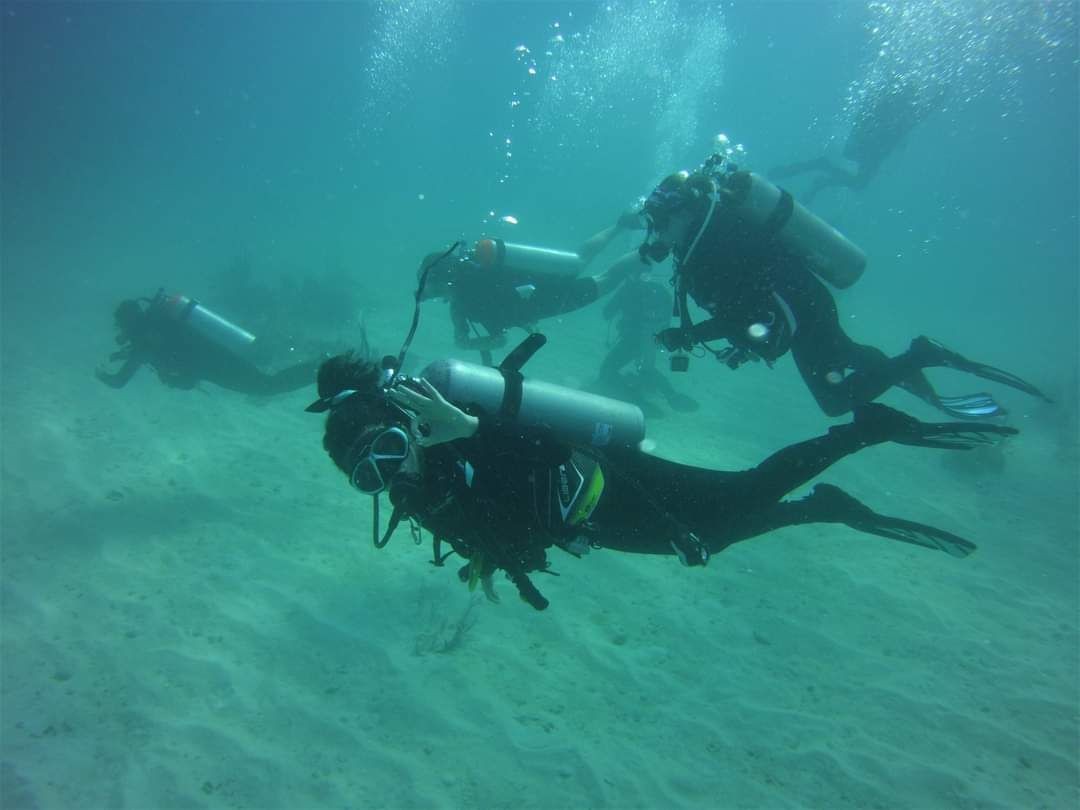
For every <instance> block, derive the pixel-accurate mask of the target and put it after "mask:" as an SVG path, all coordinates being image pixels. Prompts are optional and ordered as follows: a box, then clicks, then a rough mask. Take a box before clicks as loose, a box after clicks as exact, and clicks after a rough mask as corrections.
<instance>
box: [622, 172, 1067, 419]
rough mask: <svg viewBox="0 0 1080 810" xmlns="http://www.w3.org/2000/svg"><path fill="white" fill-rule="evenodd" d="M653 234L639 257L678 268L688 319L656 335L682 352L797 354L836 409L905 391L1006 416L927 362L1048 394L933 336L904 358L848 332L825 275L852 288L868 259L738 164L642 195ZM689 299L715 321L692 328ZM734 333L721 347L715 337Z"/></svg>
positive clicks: (728, 359) (814, 390)
mask: <svg viewBox="0 0 1080 810" xmlns="http://www.w3.org/2000/svg"><path fill="white" fill-rule="evenodd" d="M642 213H643V214H644V216H645V218H646V221H647V222H648V226H649V230H648V235H647V237H646V240H645V242H644V243H642V245H641V248H640V253H641V256H642V258H643V259H644V258H648V259H650V260H652V261H654V262H655V261H662V260H663V259H665V258H667V257H668V256H669V255H670V256H672V258H673V263H674V283H675V295H676V302H677V310H678V313H679V318H680V323H679V326H677V327H673V328H670V329H665V330H663V331H662V332H660V333H659V334H658V336H657V339H658V340H659V341H660V342H661V344H662V345H663V346H664V347H665V348H666V349H667V350H668V351H672V352H677V353H680V355H681V357H678V358H673V359H680V360H681V362H682V367H683V369H685V363H686V362H687V359H686V357H685V355H684V354H682V353H685V352H689V351H691V350H693V349H695V347H698V346H701V347H703V350H704V351H709V352H711V353H713V354H714V355H715V356H716V357H717V358H718V359H720V360H722V361H723V362H725V363H726V364H727V365H728V366H729V367H730V368H732V369H734V368H738V367H739V366H740V365H742V364H743V363H744V362H746V361H748V360H764V361H766V363H768V364H770V365H771V363H772V362H773V361H775V360H777V359H779V358H780V357H782V356H783V355H785V354H787V353H788V352H789V351H790V352H791V354H792V357H793V358H794V360H795V365H796V366H797V368H798V369H799V373H800V375H801V376H802V378H803V381H804V382H805V383H806V385H807V387H808V388H809V389H810V392H811V394H813V396H814V399H815V400H816V401H817V403H818V405H819V406H820V407H821V409H822V411H824V412H825V413H826V414H828V415H829V416H839V415H840V414H843V413H847V412H848V411H850V410H851V409H852V408H854V407H855V406H857V405H859V404H862V403H866V402H870V401H872V400H874V399H876V398H877V397H878V396H880V395H881V394H883V393H884V392H885V391H887V390H888V389H889V388H891V387H893V386H898V387H900V388H903V389H904V390H906V391H908V392H909V393H912V394H914V395H915V396H918V397H919V398H920V399H923V400H924V401H926V402H927V403H929V404H930V405H932V406H934V407H936V408H938V409H939V410H941V411H943V412H945V413H947V414H948V415H949V416H952V417H956V418H968V419H975V418H983V417H989V416H996V415H999V414H1001V413H1003V412H1004V411H1003V409H1002V408H1001V406H1000V405H998V404H997V403H996V402H995V401H994V399H993V397H991V396H990V395H989V394H987V393H977V394H970V395H965V396H958V397H945V396H941V395H939V394H938V393H937V391H935V390H934V388H933V387H932V386H931V384H930V382H929V380H927V378H926V376H925V374H923V369H925V368H933V367H942V368H951V369H956V370H959V371H966V372H968V373H971V374H974V375H976V376H978V377H982V378H983V379H987V380H993V381H995V382H999V383H1002V384H1004V385H1008V386H1011V387H1012V388H1016V389H1017V390H1019V391H1023V392H1024V393H1027V394H1030V395H1032V396H1035V397H1039V398H1041V399H1044V400H1046V401H1048V402H1049V401H1050V400H1049V398H1048V397H1047V396H1046V395H1045V394H1043V393H1042V392H1041V391H1039V389H1037V388H1036V387H1035V386H1033V385H1031V384H1030V383H1027V382H1025V381H1024V380H1022V379H1020V378H1019V377H1017V376H1015V375H1013V374H1010V373H1009V372H1006V371H1002V370H1001V369H997V368H994V367H993V366H988V365H984V364H981V363H976V362H974V361H971V360H968V359H967V358H965V357H963V356H961V355H959V354H957V353H956V352H953V351H950V350H949V349H946V348H945V347H944V346H942V345H941V344H939V343H937V342H936V341H933V340H930V339H929V338H926V337H917V338H915V339H914V340H912V342H911V346H910V348H909V349H908V350H907V351H906V352H904V353H902V354H900V355H897V356H895V357H888V356H887V355H886V354H885V353H884V352H882V351H881V350H880V349H877V348H874V347H872V346H866V345H863V344H860V343H856V342H855V341H854V340H852V339H851V338H850V337H848V335H847V334H846V333H845V332H844V330H843V329H842V328H841V326H840V321H839V318H838V316H837V310H836V302H835V301H834V299H833V296H832V294H831V293H830V292H829V290H828V288H827V287H826V286H825V284H824V283H823V282H822V281H821V280H820V279H819V278H818V276H822V277H824V278H827V279H828V280H830V281H831V282H832V283H833V284H834V285H835V286H839V287H846V286H850V285H851V284H852V283H854V282H855V281H856V280H857V279H858V277H859V275H860V274H861V273H862V270H863V267H864V266H865V261H866V259H865V256H864V255H863V254H862V251H860V250H859V249H858V248H857V247H855V246H854V245H853V244H852V243H851V242H849V241H848V240H847V239H845V238H844V237H843V236H842V235H841V234H839V233H838V232H837V231H836V230H835V229H833V228H831V227H830V226H828V225H827V224H825V223H824V222H822V221H821V220H820V219H818V218H817V217H816V216H814V215H813V214H812V213H810V212H809V211H807V209H805V208H803V207H802V206H801V205H799V203H797V202H795V201H794V200H793V199H792V197H791V195H790V194H788V193H787V192H785V191H782V190H781V189H778V188H777V187H776V186H773V185H772V184H771V183H769V181H767V180H765V179H763V178H761V177H759V176H758V175H755V174H752V173H750V172H746V171H739V169H738V167H737V166H735V165H734V164H733V163H732V162H731V161H730V160H728V159H727V158H726V157H725V156H723V155H720V154H714V155H712V156H711V157H710V158H709V159H708V160H707V161H706V162H705V163H704V164H703V165H702V166H701V167H700V168H699V169H698V170H696V171H695V172H694V173H693V174H690V173H688V172H677V173H676V174H672V175H670V176H668V177H667V178H665V179H664V180H663V181H662V182H661V183H660V185H659V186H657V187H656V189H654V190H653V192H652V194H651V195H650V196H649V197H648V199H647V200H646V202H645V205H644V208H643V211H642ZM687 299H692V300H693V301H694V302H695V303H696V304H698V306H700V307H702V308H703V309H704V310H706V311H707V312H708V313H709V315H710V317H709V318H708V319H707V320H704V321H701V322H700V323H694V322H693V320H692V319H691V317H690V313H689V310H688V308H687ZM721 339H722V340H726V341H728V343H729V344H730V347H728V348H726V349H722V350H714V349H712V348H710V347H709V346H708V345H707V342H708V341H712V340H721Z"/></svg>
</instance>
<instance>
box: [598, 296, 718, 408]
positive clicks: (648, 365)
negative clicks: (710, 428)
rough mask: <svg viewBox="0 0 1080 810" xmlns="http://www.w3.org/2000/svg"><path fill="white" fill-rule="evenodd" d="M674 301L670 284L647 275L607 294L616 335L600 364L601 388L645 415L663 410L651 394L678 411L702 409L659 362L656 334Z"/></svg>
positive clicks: (608, 312)
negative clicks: (627, 402)
mask: <svg viewBox="0 0 1080 810" xmlns="http://www.w3.org/2000/svg"><path fill="white" fill-rule="evenodd" d="M671 306H672V299H671V288H670V285H668V284H664V283H661V282H659V281H655V280H653V279H650V278H647V277H642V276H639V277H637V278H633V277H632V278H628V279H627V280H626V281H624V282H623V283H622V284H621V285H620V286H619V288H618V289H617V290H616V291H615V293H614V294H613V295H612V296H611V298H610V299H608V302H607V305H606V306H605V307H604V310H603V312H604V317H605V318H606V319H607V320H609V321H611V320H614V321H615V332H616V335H617V338H616V340H615V343H614V344H613V345H612V346H611V348H610V349H609V350H608V353H607V355H606V356H605V357H604V359H603V361H602V362H601V364H600V371H599V373H598V375H597V376H598V379H597V381H596V384H595V388H596V390H597V392H598V393H601V394H605V395H608V396H613V397H616V398H618V399H625V400H628V401H630V402H633V403H634V404H636V405H638V406H639V407H641V408H642V410H644V411H645V412H646V415H649V414H651V413H655V414H658V413H659V411H658V409H657V407H656V405H655V404H653V403H652V402H651V401H650V399H649V394H652V393H657V394H660V395H661V396H662V397H663V398H664V399H665V400H667V403H668V405H670V406H671V407H672V408H674V409H675V410H677V411H692V410H696V409H697V407H698V404H697V402H695V401H694V400H693V399H692V398H691V397H689V396H687V395H686V394H683V393H680V392H679V391H676V390H675V386H673V385H672V384H671V380H670V379H669V378H668V377H667V375H665V374H664V373H663V372H662V371H660V369H658V368H657V367H656V355H657V346H656V339H655V335H656V333H657V332H659V331H660V330H661V329H663V328H664V327H665V326H667V325H668V323H669V322H670V321H671ZM628 365H629V366H631V368H630V370H629V371H628V372H623V369H624V368H625V367H626V366H628Z"/></svg>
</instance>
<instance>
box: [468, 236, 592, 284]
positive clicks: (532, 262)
mask: <svg viewBox="0 0 1080 810" xmlns="http://www.w3.org/2000/svg"><path fill="white" fill-rule="evenodd" d="M472 258H473V261H475V262H476V263H477V264H478V265H480V266H481V267H484V268H487V269H489V270H502V269H507V270H520V271H524V272H526V273H545V274H548V275H559V276H576V275H577V274H578V273H580V272H581V271H582V269H584V267H585V263H584V262H583V261H581V257H580V256H578V255H577V254H576V253H571V252H569V251H566V250H552V249H551V248H542V247H534V246H532V245H519V244H515V243H513V242H504V241H503V240H502V239H481V240H479V241H478V242H477V243H476V245H475V247H474V248H473V251H472Z"/></svg>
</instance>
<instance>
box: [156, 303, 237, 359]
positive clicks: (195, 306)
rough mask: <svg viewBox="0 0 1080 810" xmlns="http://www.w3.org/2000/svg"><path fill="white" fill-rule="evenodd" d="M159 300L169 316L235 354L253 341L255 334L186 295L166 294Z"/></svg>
mask: <svg viewBox="0 0 1080 810" xmlns="http://www.w3.org/2000/svg"><path fill="white" fill-rule="evenodd" d="M160 302H161V306H162V307H163V308H164V310H165V312H166V313H168V314H169V316H170V317H172V318H175V319H176V320H178V321H180V322H182V323H184V324H187V326H188V328H189V329H191V330H192V331H193V332H195V333H197V334H199V335H202V336H203V337H204V338H206V339H207V340H210V341H212V342H213V343H216V344H218V345H219V346H221V347H222V348H225V349H228V350H229V351H231V352H233V353H235V354H241V353H243V352H244V350H245V349H247V348H248V347H250V346H251V344H252V343H254V342H255V336H254V335H253V334H251V333H250V332H248V331H247V330H246V329H242V328H241V327H239V326H237V325H236V324H234V323H232V322H231V321H228V320H226V319H225V318H222V317H221V316H220V315H218V314H217V313H216V312H213V311H211V310H209V309H207V308H206V307H204V306H203V305H202V304H200V303H199V302H198V301H196V300H195V299H193V298H188V297H187V296H186V295H166V296H163V297H162V298H161V299H160Z"/></svg>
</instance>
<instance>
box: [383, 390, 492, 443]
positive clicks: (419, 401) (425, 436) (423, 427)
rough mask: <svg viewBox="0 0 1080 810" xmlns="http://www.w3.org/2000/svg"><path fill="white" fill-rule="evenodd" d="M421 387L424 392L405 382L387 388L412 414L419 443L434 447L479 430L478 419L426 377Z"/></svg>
mask: <svg viewBox="0 0 1080 810" xmlns="http://www.w3.org/2000/svg"><path fill="white" fill-rule="evenodd" d="M420 387H421V388H423V389H424V390H423V391H422V392H421V391H414V390H412V389H411V388H407V387H406V386H404V385H398V386H396V387H394V388H391V389H390V391H389V392H388V396H389V397H390V399H392V400H393V401H394V402H395V403H397V404H398V405H400V406H401V407H402V408H404V409H406V410H407V411H408V412H409V413H410V414H411V415H412V416H411V419H410V420H409V421H410V426H411V429H412V435H413V438H414V439H415V440H416V443H417V444H418V445H420V446H421V447H432V446H434V445H436V444H445V443H446V442H452V441H454V440H455V439H467V438H469V437H470V436H472V435H473V434H474V433H476V431H477V429H478V428H479V427H480V420H479V419H477V418H476V417H475V416H470V415H469V414H467V413H465V411H463V410H461V408H459V407H458V406H457V405H454V404H453V403H451V402H447V400H446V398H445V397H444V396H443V395H442V394H440V393H439V392H438V391H437V390H435V386H434V385H432V384H431V383H429V382H428V381H427V380H425V379H421V380H420Z"/></svg>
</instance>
